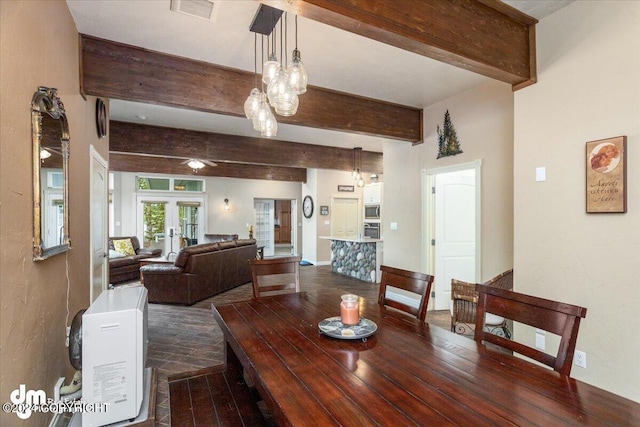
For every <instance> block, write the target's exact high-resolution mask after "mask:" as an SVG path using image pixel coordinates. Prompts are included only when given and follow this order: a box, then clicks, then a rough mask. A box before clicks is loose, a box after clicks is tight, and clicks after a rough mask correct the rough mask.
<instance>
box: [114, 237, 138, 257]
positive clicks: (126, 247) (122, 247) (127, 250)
mask: <svg viewBox="0 0 640 427" xmlns="http://www.w3.org/2000/svg"><path fill="white" fill-rule="evenodd" d="M113 247H114V248H115V249H116V251H118V252H120V253H121V254H123V255H125V256H129V255H135V254H136V251H134V250H133V245H132V244H131V239H122V240H114V241H113Z"/></svg>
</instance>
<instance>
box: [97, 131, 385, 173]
mask: <svg viewBox="0 0 640 427" xmlns="http://www.w3.org/2000/svg"><path fill="white" fill-rule="evenodd" d="M109 153H110V158H111V155H112V154H117V153H120V154H138V155H145V154H146V155H152V156H159V157H175V158H180V159H190V158H196V159H205V160H211V161H214V162H217V163H220V162H233V163H248V164H252V165H268V166H282V167H289V168H303V169H306V168H317V169H333V170H342V171H351V170H353V166H354V165H353V160H354V159H353V156H354V152H353V150H351V149H348V148H339V147H329V146H324V145H314V144H300V143H295V142H287V141H278V140H274V139H270V138H253V137H249V136H239V135H227V134H221V133H211V132H201V131H194V130H186V129H175V128H166V127H160V126H150V125H140V124H136V123H127V122H119V121H113V120H112V121H110V122H109ZM361 170H362V171H364V172H367V173H377V174H381V173H383V170H382V153H375V152H372V151H362V161H361Z"/></svg>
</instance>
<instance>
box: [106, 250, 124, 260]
mask: <svg viewBox="0 0 640 427" xmlns="http://www.w3.org/2000/svg"><path fill="white" fill-rule="evenodd" d="M123 256H124V254H121V253H120V252H118V251H114V250H113V249H109V259H115V258H122V257H123Z"/></svg>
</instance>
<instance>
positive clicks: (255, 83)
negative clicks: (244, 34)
mask: <svg viewBox="0 0 640 427" xmlns="http://www.w3.org/2000/svg"><path fill="white" fill-rule="evenodd" d="M253 87H255V88H257V87H258V33H253Z"/></svg>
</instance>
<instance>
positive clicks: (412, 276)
mask: <svg viewBox="0 0 640 427" xmlns="http://www.w3.org/2000/svg"><path fill="white" fill-rule="evenodd" d="M380 270H381V271H382V278H381V280H380V293H379V295H378V302H379V303H380V304H382V305H387V306H389V307H393V308H395V309H398V310H402V311H404V312H406V313H409V314H412V315H414V316H416V317H417V318H418V319H420V320H421V321H424V319H425V318H426V316H427V305H428V303H429V296H430V295H431V285H432V284H433V276H431V275H429V274H424V273H418V272H415V271H409V270H402V269H400V268H394V267H389V266H386V265H383V266H381V267H380ZM388 286H391V287H394V288H398V289H403V290H405V291H408V292H411V293H414V294H417V296H418V297H419V298H420V302H419V304H418V307H417V308H416V307H413V306H410V305H407V304H405V303H403V302H401V301H396V300H392V299H389V298H387V287H388Z"/></svg>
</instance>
